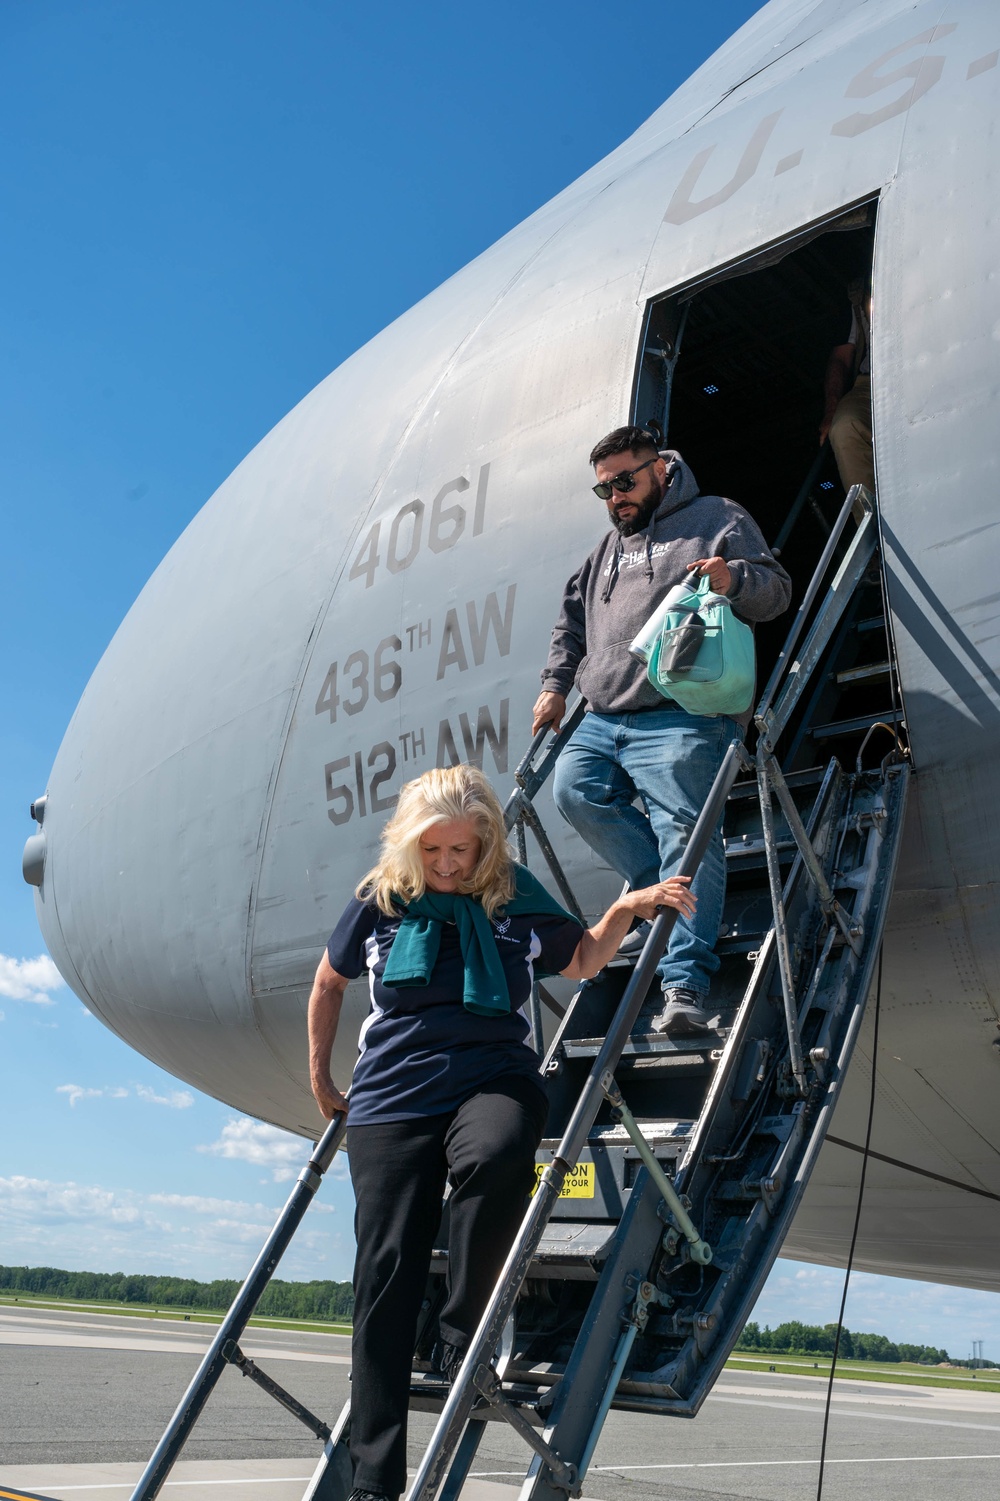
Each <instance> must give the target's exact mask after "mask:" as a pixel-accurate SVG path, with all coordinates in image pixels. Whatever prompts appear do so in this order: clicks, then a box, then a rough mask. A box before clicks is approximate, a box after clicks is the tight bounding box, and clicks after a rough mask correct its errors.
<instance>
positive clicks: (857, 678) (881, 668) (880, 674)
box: [834, 662, 889, 688]
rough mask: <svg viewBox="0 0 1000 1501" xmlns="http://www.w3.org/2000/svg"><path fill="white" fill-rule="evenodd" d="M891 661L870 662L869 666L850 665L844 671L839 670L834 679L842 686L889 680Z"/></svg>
mask: <svg viewBox="0 0 1000 1501" xmlns="http://www.w3.org/2000/svg"><path fill="white" fill-rule="evenodd" d="M888 680H889V663H888V662H869V664H868V666H867V667H849V668H847V669H846V671H844V672H838V673H836V674H835V676H834V681H835V682H836V683H838V684H839V685H840V687H841V688H848V687H851V686H852V685H853V684H855V683H878V682H888Z"/></svg>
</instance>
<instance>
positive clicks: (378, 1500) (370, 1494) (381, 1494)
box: [348, 1488, 399, 1501]
mask: <svg viewBox="0 0 1000 1501" xmlns="http://www.w3.org/2000/svg"><path fill="white" fill-rule="evenodd" d="M348 1501H399V1495H398V1494H390V1493H389V1492H387V1491H366V1490H362V1489H360V1488H359V1489H358V1490H353V1491H352V1492H351V1494H350V1496H349V1497H348Z"/></svg>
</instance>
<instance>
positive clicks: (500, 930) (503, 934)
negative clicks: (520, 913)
mask: <svg viewBox="0 0 1000 1501" xmlns="http://www.w3.org/2000/svg"><path fill="white" fill-rule="evenodd" d="M509 927H510V918H509V917H505V918H504V920H503V922H497V920H496V919H495V918H494V920H493V936H494V938H497V939H500V938H502V939H503V940H504V942H505V943H517V939H516V938H511V936H510V933H509V932H508V929H509Z"/></svg>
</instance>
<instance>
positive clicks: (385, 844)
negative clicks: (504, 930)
mask: <svg viewBox="0 0 1000 1501" xmlns="http://www.w3.org/2000/svg"><path fill="white" fill-rule="evenodd" d="M458 819H468V820H469V822H470V823H471V824H472V826H473V827H474V829H475V831H476V833H477V834H478V836H479V839H480V841H481V844H482V849H481V850H480V854H479V859H478V861H477V862H476V866H475V868H474V870H473V872H472V875H471V876H470V878H469V880H468V881H467V882H463V883H461V885H460V886H459V887H458V890H459V891H460V892H462V893H463V894H465V895H466V896H477V897H478V898H479V899H480V901H481V902H482V904H483V909H484V911H485V912H486V915H487V917H493V915H494V914H495V913H496V912H497V910H498V909H499V908H501V907H502V906H503V905H504V903H505V902H509V901H510V899H511V897H512V896H513V895H514V865H513V861H512V859H511V853H510V850H509V848H508V846H507V833H506V830H505V829H504V823H503V809H502V808H501V806H500V800H499V798H498V797H497V795H496V793H495V792H494V791H493V788H492V787H491V786H490V784H489V782H488V781H487V779H486V777H485V776H484V775H483V773H482V772H481V771H480V770H479V768H478V767H476V766H466V765H464V764H463V765H460V766H448V767H440V766H439V767H435V768H434V769H433V770H431V771H425V772H424V774H423V776H422V777H417V778H416V780H415V781H413V782H407V783H406V785H405V787H403V789H402V791H401V792H400V794H399V802H398V803H397V804H396V811H395V813H394V814H393V815H392V817H391V818H390V819H389V822H388V823H387V824H386V826H385V828H384V829H383V830H382V845H381V851H380V854H379V860H378V864H377V865H375V866H373V868H372V869H371V870H370V871H369V872H368V874H367V875H366V876H365V877H364V879H363V880H362V881H360V882H359V884H358V887H357V892H356V895H357V896H358V897H359V899H360V900H362V901H367V900H370V899H371V898H372V897H374V898H375V901H376V904H377V905H378V907H379V908H380V909H381V911H383V912H384V913H385V914H386V916H387V917H391V916H392V915H393V913H394V911H395V908H394V907H393V903H392V898H393V896H394V895H395V896H396V897H398V898H402V900H403V901H404V902H411V901H414V900H415V899H416V898H418V897H421V896H423V894H424V892H425V891H426V889H427V883H426V881H425V879H424V868H423V865H422V863H421V859H420V840H421V838H422V837H423V835H424V834H426V832H427V830H428V829H430V828H433V826H434V825H435V824H437V823H451V822H453V821H454V820H458Z"/></svg>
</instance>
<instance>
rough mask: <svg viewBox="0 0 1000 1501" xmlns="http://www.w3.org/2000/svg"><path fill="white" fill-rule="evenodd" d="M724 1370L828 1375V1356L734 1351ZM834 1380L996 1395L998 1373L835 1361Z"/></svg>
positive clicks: (786, 1374)
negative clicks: (886, 1383)
mask: <svg viewBox="0 0 1000 1501" xmlns="http://www.w3.org/2000/svg"><path fill="white" fill-rule="evenodd" d="M726 1370H727V1371H743V1372H746V1373H747V1374H748V1375H749V1374H750V1373H751V1372H753V1373H754V1374H760V1373H761V1372H765V1373H767V1372H770V1371H774V1372H776V1373H778V1374H780V1375H783V1376H821V1377H827V1378H828V1377H829V1375H830V1358H829V1356H824V1355H817V1356H816V1357H815V1358H812V1357H810V1356H808V1355H766V1354H765V1355H756V1354H751V1353H750V1352H749V1351H743V1350H737V1351H736V1352H735V1353H734V1354H732V1355H730V1357H729V1359H728V1360H727V1361H726ZM835 1379H837V1380H841V1379H842V1380H851V1381H889V1382H892V1383H894V1384H896V1385H904V1386H940V1387H952V1388H956V1387H958V1388H963V1389H964V1388H966V1387H971V1386H975V1388H976V1389H977V1391H984V1392H1000V1371H991V1370H983V1371H976V1372H973V1371H967V1370H963V1369H961V1368H959V1369H956V1370H951V1371H949V1370H941V1368H940V1367H938V1366H922V1365H911V1364H910V1363H909V1362H908V1361H900V1363H899V1364H898V1365H897V1364H896V1363H895V1362H893V1364H892V1365H878V1364H876V1363H875V1362H873V1361H870V1360H838V1361H837V1376H836V1378H835Z"/></svg>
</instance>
